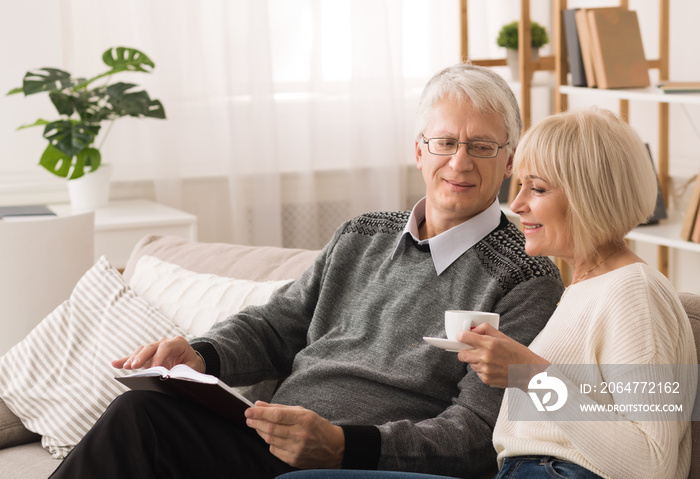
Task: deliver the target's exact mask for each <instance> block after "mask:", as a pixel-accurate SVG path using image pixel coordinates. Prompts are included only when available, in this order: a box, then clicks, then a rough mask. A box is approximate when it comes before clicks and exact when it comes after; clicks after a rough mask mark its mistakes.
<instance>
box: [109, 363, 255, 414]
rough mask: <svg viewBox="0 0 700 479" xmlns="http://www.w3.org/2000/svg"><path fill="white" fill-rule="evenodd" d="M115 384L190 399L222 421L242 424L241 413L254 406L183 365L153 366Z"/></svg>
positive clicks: (209, 376) (216, 380) (119, 378)
mask: <svg viewBox="0 0 700 479" xmlns="http://www.w3.org/2000/svg"><path fill="white" fill-rule="evenodd" d="M114 379H116V380H117V381H119V382H120V383H122V384H124V385H126V386H128V387H129V388H131V389H135V390H145V391H156V392H160V393H165V394H170V395H172V396H179V397H182V398H185V399H189V400H190V401H193V402H195V403H197V404H199V405H201V406H204V407H206V408H207V409H209V410H211V411H213V412H215V413H217V414H219V415H220V416H222V417H225V418H227V419H231V420H234V421H237V422H239V423H242V424H245V416H244V414H243V413H244V411H245V410H246V409H248V408H249V407H251V406H253V403H252V402H251V401H249V400H248V399H246V398H245V397H244V396H243V395H241V394H240V393H239V392H238V391H236V390H235V389H233V388H231V387H230V386H228V385H227V384H225V383H224V382H223V381H221V380H220V379H218V378H217V377H215V376H212V375H210V374H203V373H200V372H197V371H195V370H194V369H192V368H190V367H189V366H187V365H185V364H178V365H177V366H174V367H172V368H170V369H166V368H164V367H162V366H156V367H153V368H149V369H144V370H143V371H139V372H136V373H133V374H129V375H127V376H121V377H115V378H114Z"/></svg>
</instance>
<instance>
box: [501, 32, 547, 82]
mask: <svg viewBox="0 0 700 479" xmlns="http://www.w3.org/2000/svg"><path fill="white" fill-rule="evenodd" d="M547 43H549V35H547V30H545V28H544V27H543V26H542V25H540V24H539V23H537V22H530V46H531V47H532V60H533V61H537V60H539V49H540V48H541V47H542V46H544V45H546V44H547ZM496 44H497V45H498V46H499V47H504V48H506V58H507V61H508V65H509V66H510V67H511V72H512V73H513V78H518V73H517V72H518V21H517V20H516V21H514V22H511V23H507V24H505V25H503V27H501V30H500V31H499V32H498V38H496Z"/></svg>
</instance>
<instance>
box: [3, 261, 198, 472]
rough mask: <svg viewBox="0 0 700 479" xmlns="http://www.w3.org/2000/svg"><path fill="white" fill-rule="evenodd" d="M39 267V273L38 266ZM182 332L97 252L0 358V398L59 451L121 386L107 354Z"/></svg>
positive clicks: (74, 439) (76, 438)
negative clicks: (60, 298)
mask: <svg viewBox="0 0 700 479" xmlns="http://www.w3.org/2000/svg"><path fill="white" fill-rule="evenodd" d="M37 274H40V272H37ZM177 335H180V336H184V335H185V331H184V330H182V329H181V328H179V327H177V326H176V325H174V324H173V323H172V322H171V321H170V320H168V319H167V318H166V317H165V316H163V315H162V314H161V313H160V312H159V311H157V310H156V309H155V308H153V307H151V306H150V305H149V304H148V303H147V302H146V301H144V300H143V299H142V298H140V297H138V296H137V295H136V293H135V292H134V291H133V290H131V289H130V288H129V286H128V285H127V284H126V283H125V281H124V279H123V278H122V276H121V275H120V274H119V272H118V271H117V270H115V269H114V268H112V266H111V265H110V264H109V262H108V261H107V260H106V259H105V258H104V257H102V258H100V259H99V260H98V261H97V263H96V264H95V265H94V266H93V267H92V268H91V269H90V270H88V272H87V273H85V275H84V276H83V277H82V278H81V279H80V281H79V282H78V283H77V285H76V286H75V288H74V289H73V292H72V293H71V295H70V299H69V300H67V301H65V302H64V303H63V304H61V305H60V306H59V307H58V308H56V309H55V310H54V311H53V312H52V313H50V314H49V315H48V316H47V317H46V318H44V320H43V321H42V322H41V323H40V324H39V325H38V326H37V327H36V328H34V329H33V330H32V332H30V333H29V335H28V336H27V337H26V338H25V339H24V340H22V341H21V342H20V343H19V344H17V345H16V346H14V347H13V348H12V349H10V351H8V352H7V354H5V355H4V356H3V357H2V358H0V397H2V399H3V400H4V401H5V403H6V404H7V406H8V407H9V408H10V409H11V410H12V412H14V413H15V414H16V415H17V416H18V417H19V418H20V419H21V420H22V423H23V424H24V425H25V427H27V429H29V430H31V431H34V432H36V433H38V434H41V436H42V439H41V441H42V445H43V446H44V447H45V448H46V449H48V450H49V452H51V453H52V454H53V456H54V457H55V458H62V457H65V455H66V454H67V453H68V452H69V451H70V449H72V447H73V446H74V445H75V444H77V443H78V441H80V439H81V438H82V437H83V435H84V434H85V433H86V432H87V431H88V429H90V427H91V426H92V425H93V424H94V423H95V421H97V419H98V418H99V416H100V415H101V414H102V412H103V411H104V410H105V409H106V407H107V406H108V405H109V403H110V402H111V401H112V399H114V398H115V397H116V396H117V395H118V394H120V393H121V392H122V391H124V390H126V387H125V386H123V385H121V384H119V383H118V382H117V381H115V380H114V376H118V375H122V374H125V373H126V371H120V370H116V369H114V368H112V367H111V365H110V361H111V360H113V359H116V358H120V357H123V356H126V355H127V354H129V353H131V352H132V351H133V350H134V349H135V348H136V347H137V346H139V345H142V344H146V343H149V342H153V341H156V340H159V339H161V338H163V337H172V336H177Z"/></svg>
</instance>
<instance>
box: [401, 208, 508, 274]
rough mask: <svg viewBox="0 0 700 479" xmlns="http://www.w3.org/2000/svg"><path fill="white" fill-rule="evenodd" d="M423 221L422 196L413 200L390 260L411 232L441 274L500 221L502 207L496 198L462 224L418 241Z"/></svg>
mask: <svg viewBox="0 0 700 479" xmlns="http://www.w3.org/2000/svg"><path fill="white" fill-rule="evenodd" d="M423 220H425V198H423V199H421V200H420V201H419V202H418V203H416V205H415V206H414V207H413V210H411V215H410V216H409V218H408V222H407V223H406V226H405V227H404V230H403V233H401V236H400V237H399V241H398V242H397V244H396V247H395V248H394V252H393V253H392V255H391V257H392V259H393V258H394V256H395V255H396V252H397V250H398V248H399V245H400V244H401V241H402V240H403V238H404V236H406V235H410V236H411V238H413V240H414V241H416V242H417V243H418V244H419V245H425V244H429V245H430V255H431V256H432V258H433V264H434V265H435V271H436V272H437V274H438V276H440V274H442V272H443V271H445V270H446V269H447V268H448V267H449V266H450V265H451V264H452V263H454V262H455V260H456V259H457V258H459V257H460V256H462V255H463V254H464V253H465V252H466V251H467V250H468V249H469V248H471V247H472V246H474V245H475V244H476V243H478V242H479V241H481V240H482V239H483V238H484V237H485V236H486V235H487V234H489V233H490V232H491V231H493V230H494V229H495V228H496V227H497V226H498V225H499V224H500V222H501V208H500V205H499V204H498V199H496V200H495V201H494V202H493V203H492V204H491V206H489V207H488V208H486V209H485V210H484V211H482V212H481V213H479V214H478V215H476V216H474V217H473V218H470V219H468V220H467V221H465V222H464V223H461V224H459V225H457V226H453V227H452V228H450V229H449V230H447V231H444V232H442V233H440V234H439V235H437V236H434V237H432V238H428V239H426V240H419V239H418V238H419V236H418V227H419V226H420V224H421V223H422V222H423Z"/></svg>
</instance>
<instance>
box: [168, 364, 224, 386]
mask: <svg viewBox="0 0 700 479" xmlns="http://www.w3.org/2000/svg"><path fill="white" fill-rule="evenodd" d="M168 376H170V377H171V378H176V379H186V380H188V381H197V382H199V383H206V384H216V383H217V382H219V379H218V378H217V377H216V376H212V375H211V374H204V373H200V372H197V371H195V370H194V369H192V368H191V367H189V366H187V365H186V364H178V365H176V366H173V367H172V368H171V369H170V373H169V374H168Z"/></svg>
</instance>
